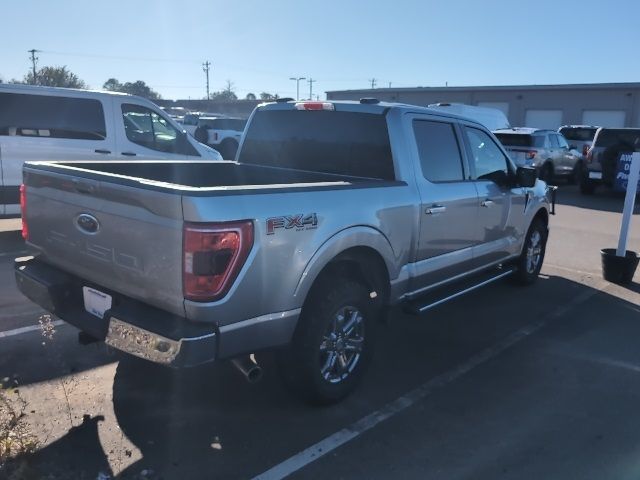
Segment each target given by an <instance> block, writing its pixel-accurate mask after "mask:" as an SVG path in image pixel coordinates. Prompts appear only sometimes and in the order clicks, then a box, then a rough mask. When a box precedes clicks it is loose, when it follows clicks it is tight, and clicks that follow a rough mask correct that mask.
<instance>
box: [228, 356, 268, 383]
mask: <svg viewBox="0 0 640 480" xmlns="http://www.w3.org/2000/svg"><path fill="white" fill-rule="evenodd" d="M231 363H232V364H233V366H234V367H236V368H237V369H238V371H239V372H240V373H241V374H242V375H244V377H245V378H246V379H247V381H248V382H249V383H256V382H257V381H259V380H260V379H261V378H262V367H260V365H258V364H257V363H256V359H255V357H254V355H253V354H251V355H246V356H244V357H238V358H234V359H232V360H231Z"/></svg>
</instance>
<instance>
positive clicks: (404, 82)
mask: <svg viewBox="0 0 640 480" xmlns="http://www.w3.org/2000/svg"><path fill="white" fill-rule="evenodd" d="M1 24H2V25H1V27H0V78H2V79H3V80H4V81H9V80H10V79H11V78H22V76H23V75H24V74H25V73H26V72H27V70H28V68H29V67H30V62H29V59H28V53H27V50H29V49H31V48H37V49H40V50H42V52H40V53H39V54H38V56H39V58H40V60H39V65H41V66H44V65H67V66H68V67H69V68H70V69H71V70H72V71H73V72H75V73H76V74H77V75H78V76H79V77H80V78H81V79H83V80H84V81H85V82H87V83H88V84H89V85H90V86H91V87H92V88H99V87H101V86H102V84H103V83H104V81H105V80H106V79H107V78H109V77H116V78H118V79H119V80H120V81H122V82H124V81H134V80H139V79H140V80H144V81H146V82H147V83H148V84H149V85H150V86H151V87H152V88H154V89H155V90H157V91H158V92H160V93H161V95H162V96H163V97H164V98H188V97H191V98H201V97H203V96H204V95H205V89H204V73H203V71H202V66H201V64H202V62H203V61H205V60H209V61H211V62H212V64H213V68H212V71H211V90H212V91H215V90H220V89H222V88H223V86H224V84H225V81H226V80H227V79H229V80H231V81H232V82H233V83H234V85H235V88H236V92H237V94H238V95H239V96H244V95H246V94H247V93H248V92H253V93H255V94H259V93H260V92H262V91H267V92H271V93H279V94H280V95H283V96H294V95H295V83H294V82H292V81H290V80H289V77H291V76H296V75H298V76H305V77H312V78H314V79H316V80H317V82H316V83H315V84H314V86H313V87H314V93H320V94H321V95H322V96H324V92H325V91H326V90H338V89H348V88H366V87H367V86H369V80H368V79H370V78H376V79H377V82H378V83H377V85H378V86H387V85H388V83H389V82H392V85H393V86H398V87H411V86H441V85H444V84H445V82H448V84H449V85H450V86H459V85H510V84H544V83H592V82H629V81H640V55H639V47H640V2H638V1H637V0H627V1H621V0H608V1H602V0H600V1H591V0H585V1H571V2H569V1H562V0H555V1H547V0H537V1H527V2H525V1H518V0H511V1H502V0H499V1H498V0H495V1H492V0H484V1H483V0H480V1H477V0H447V1H435V0H433V1H428V0H423V1H417V0H416V1H410V0H406V1H405V0H396V1H375V0H370V1H355V0H354V1H349V0H342V1H334V0H325V1H317V0H313V1H292V0H272V1H264V0H261V1H260V0H244V1H238V0H227V1H225V2H222V1H218V0H177V1H168V0H155V1H153V2H151V1H142V0H140V1H133V0H126V1H121V0H110V1H106V2H105V1H101V2H91V1H77V0H63V1H57V2H54V1H49V0H42V1H35V0H20V1H12V2H3V4H2V14H1ZM301 90H302V91H303V92H308V85H307V84H306V83H305V84H304V85H303V84H302V82H301Z"/></svg>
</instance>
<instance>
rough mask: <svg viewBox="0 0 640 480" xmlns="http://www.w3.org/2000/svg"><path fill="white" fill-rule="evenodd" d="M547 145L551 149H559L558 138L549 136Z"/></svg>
mask: <svg viewBox="0 0 640 480" xmlns="http://www.w3.org/2000/svg"><path fill="white" fill-rule="evenodd" d="M549 144H550V145H551V148H560V144H559V143H558V136H557V135H555V134H551V135H549Z"/></svg>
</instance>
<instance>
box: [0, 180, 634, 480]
mask: <svg viewBox="0 0 640 480" xmlns="http://www.w3.org/2000/svg"><path fill="white" fill-rule="evenodd" d="M558 200H559V205H558V215H557V216H555V217H553V218H552V220H551V229H552V230H551V237H550V240H549V246H548V252H547V257H546V260H545V266H544V268H543V275H542V276H541V278H540V279H539V281H538V282H537V284H536V285H534V286H533V287H530V288H519V287H515V286H512V285H511V284H509V283H507V282H504V283H500V284H496V285H493V286H489V287H486V288H484V289H481V290H478V291H476V292H473V293H471V294H469V295H467V296H465V297H462V298H460V299H457V300H454V301H452V302H450V303H448V304H445V305H443V306H441V307H438V308H437V309H434V310H432V311H430V313H429V314H427V315H425V316H422V317H414V316H408V315H405V314H403V313H402V311H401V310H400V309H394V310H392V311H391V312H390V314H389V317H388V320H387V322H386V323H385V324H383V325H380V326H379V329H378V332H377V334H378V335H377V343H376V354H375V358H374V361H373V363H372V365H371V369H370V371H369V373H368V375H367V376H366V377H365V380H364V382H363V384H362V385H361V386H360V388H359V389H358V390H357V391H356V392H355V393H354V394H353V395H352V396H351V397H349V398H348V399H347V400H346V401H344V402H343V403H341V404H338V405H335V406H332V407H328V408H312V407H308V406H306V405H304V404H301V403H300V402H298V401H296V400H295V399H293V398H291V397H290V396H289V395H288V394H287V392H286V391H285V390H284V389H283V388H282V386H281V385H280V382H279V380H278V377H277V375H276V372H275V368H274V365H273V363H274V362H273V358H272V356H271V355H270V354H263V355H260V356H259V357H258V360H259V361H260V363H262V364H263V366H264V368H265V376H264V378H263V380H262V381H261V382H259V383H257V384H248V383H247V382H246V381H245V380H244V379H243V378H242V377H241V376H240V375H239V374H238V373H237V372H236V371H235V370H234V369H233V368H232V367H231V366H230V365H228V364H226V363H220V364H216V365H212V366H205V367H200V368H196V369H191V370H187V371H182V372H177V371H173V370H168V369H163V368H160V367H157V366H154V365H150V364H145V363H143V362H141V361H138V360H136V359H133V358H131V357H126V356H123V355H121V354H117V353H113V352H109V351H107V350H106V348H105V347H104V346H103V345H101V344H92V345H88V346H81V345H79V344H78V343H77V331H76V330H75V329H74V328H73V327H70V326H67V325H61V326H57V327H55V330H56V332H55V334H54V335H53V337H52V338H46V337H43V335H42V334H41V332H40V331H39V329H34V330H32V331H27V332H24V330H25V329H28V328H29V327H31V326H35V325H38V323H39V320H43V321H44V323H47V321H48V319H47V318H46V317H45V318H43V317H42V315H43V312H42V311H40V310H39V309H38V308H37V307H35V306H34V305H32V304H30V303H29V302H28V301H27V300H25V299H23V298H21V297H20V296H19V293H18V292H17V291H16V290H15V287H14V286H13V281H12V271H11V268H12V255H5V256H0V282H2V283H0V285H2V288H0V331H4V332H10V333H9V334H8V335H5V336H4V337H2V334H0V352H2V354H1V355H0V378H3V377H9V378H10V381H12V382H16V384H17V385H18V388H19V392H20V395H21V396H22V398H24V400H25V401H26V402H27V409H26V413H27V415H26V417H25V418H26V420H27V422H28V423H29V425H30V427H31V429H32V430H33V431H34V432H36V433H37V434H38V436H39V438H40V440H41V447H40V449H39V451H38V452H36V453H35V455H34V456H33V457H32V458H30V459H29V462H28V463H29V469H28V470H26V472H27V474H29V475H32V476H33V478H41V477H45V478H74V479H75V478H92V479H93V478H97V477H98V475H99V474H100V473H102V474H105V475H110V476H116V477H117V478H167V479H172V478H181V479H184V478H253V477H256V476H258V477H260V478H266V479H271V478H282V477H283V476H284V475H289V474H290V475H291V477H292V478H389V477H394V478H396V477H397V478H421V479H422V478H447V479H450V478H454V479H470V478H474V479H475V478H481V479H484V478H489V479H493V478H531V479H533V478H536V479H540V478H562V479H566V478H594V479H596V478H597V479H602V478H638V477H639V476H640V456H638V451H639V449H640V415H637V413H636V410H635V409H636V408H637V406H638V405H640V348H638V347H639V346H640V315H639V314H640V307H639V305H640V283H639V282H640V275H639V274H636V277H635V282H634V283H633V284H632V285H630V286H629V287H628V288H624V287H620V286H616V285H612V284H609V283H608V282H606V281H604V280H602V278H601V274H600V256H599V250H600V249H601V248H605V247H615V245H616V242H617V234H618V231H619V221H620V214H619V212H620V210H621V208H622V198H621V197H619V196H616V195H608V194H598V195H596V196H594V197H582V196H580V195H579V194H578V193H577V190H576V188H575V187H570V186H569V187H565V186H563V187H562V188H561V190H560V192H559V196H558ZM637 212H638V210H636V215H635V216H634V218H633V224H632V231H631V238H630V245H629V247H630V248H633V249H635V250H638V249H640V223H639V222H640V218H639V216H638V215H637ZM0 222H1V221H0ZM0 247H1V248H2V250H1V251H0V254H2V252H5V253H11V254H13V253H14V252H21V251H22V248H23V247H22V245H21V243H20V241H19V239H18V237H17V235H15V234H2V236H0ZM15 247H17V248H16V249H15V250H11V248H15ZM54 320H55V319H54ZM16 329H22V330H20V331H22V332H23V333H18V334H13V333H15V332H16ZM11 332H13V333H11ZM80 452H81V453H80ZM46 476H48V477H46Z"/></svg>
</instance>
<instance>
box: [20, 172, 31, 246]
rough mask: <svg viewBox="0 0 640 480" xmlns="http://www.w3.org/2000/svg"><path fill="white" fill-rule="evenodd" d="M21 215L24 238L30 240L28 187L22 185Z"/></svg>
mask: <svg viewBox="0 0 640 480" xmlns="http://www.w3.org/2000/svg"><path fill="white" fill-rule="evenodd" d="M20 214H21V216H22V238H24V239H25V240H28V239H29V227H28V226H27V187H26V186H25V184H24V183H23V184H22V185H20Z"/></svg>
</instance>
